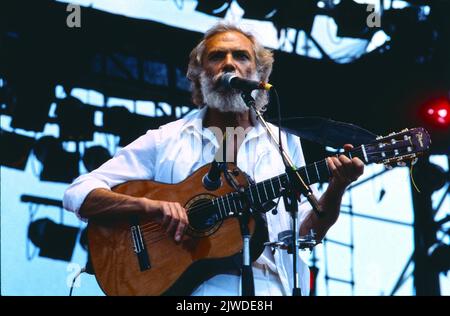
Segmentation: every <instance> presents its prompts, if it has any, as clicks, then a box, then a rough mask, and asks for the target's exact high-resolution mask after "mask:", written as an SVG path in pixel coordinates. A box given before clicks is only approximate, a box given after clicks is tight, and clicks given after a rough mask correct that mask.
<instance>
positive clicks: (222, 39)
mask: <svg viewBox="0 0 450 316" xmlns="http://www.w3.org/2000/svg"><path fill="white" fill-rule="evenodd" d="M230 48H231V49H239V50H248V51H250V52H252V51H253V43H252V42H251V40H250V39H249V38H248V37H247V36H245V35H244V34H242V33H240V32H236V31H228V32H223V33H218V34H215V35H213V36H212V37H210V38H209V39H208V40H207V41H206V51H211V50H220V49H230Z"/></svg>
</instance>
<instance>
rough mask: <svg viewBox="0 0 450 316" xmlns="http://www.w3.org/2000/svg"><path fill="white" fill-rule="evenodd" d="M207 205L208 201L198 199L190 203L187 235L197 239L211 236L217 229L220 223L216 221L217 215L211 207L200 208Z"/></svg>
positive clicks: (209, 202)
mask: <svg viewBox="0 0 450 316" xmlns="http://www.w3.org/2000/svg"><path fill="white" fill-rule="evenodd" d="M205 204H209V205H211V201H210V200H208V199H200V200H197V201H195V202H194V203H192V205H191V206H190V207H189V212H188V218H189V230H188V231H189V233H190V234H191V235H194V236H197V237H205V236H209V235H211V234H213V233H214V232H215V231H216V230H217V229H218V228H219V227H220V224H221V223H222V221H218V220H217V214H216V212H215V210H214V207H213V206H210V207H202V205H205Z"/></svg>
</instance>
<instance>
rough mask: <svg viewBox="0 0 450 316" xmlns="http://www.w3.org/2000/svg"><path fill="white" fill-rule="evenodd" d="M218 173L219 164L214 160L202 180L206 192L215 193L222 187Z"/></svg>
mask: <svg viewBox="0 0 450 316" xmlns="http://www.w3.org/2000/svg"><path fill="white" fill-rule="evenodd" d="M220 172H221V170H220V164H219V163H218V162H217V161H216V160H215V159H214V160H213V162H212V163H211V167H210V168H209V171H208V173H207V174H205V175H204V176H203V179H202V182H203V186H204V187H205V189H207V190H208V191H215V190H217V189H218V188H220V187H221V186H222V180H221V179H220Z"/></svg>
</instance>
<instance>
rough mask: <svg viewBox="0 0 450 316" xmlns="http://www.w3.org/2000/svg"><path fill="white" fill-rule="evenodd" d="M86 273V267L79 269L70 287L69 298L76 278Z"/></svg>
mask: <svg viewBox="0 0 450 316" xmlns="http://www.w3.org/2000/svg"><path fill="white" fill-rule="evenodd" d="M86 271H87V266H85V267H83V268H81V270H80V271H78V273H77V274H76V275H75V276H74V277H73V280H72V285H71V286H70V292H69V296H72V292H73V286H74V285H75V281H76V280H77V279H78V277H79V276H80V275H81V274H82V273H85V272H86Z"/></svg>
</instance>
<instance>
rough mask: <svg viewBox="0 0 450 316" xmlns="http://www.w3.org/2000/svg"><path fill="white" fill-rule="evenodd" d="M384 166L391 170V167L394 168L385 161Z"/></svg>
mask: <svg viewBox="0 0 450 316" xmlns="http://www.w3.org/2000/svg"><path fill="white" fill-rule="evenodd" d="M384 167H385V168H386V169H389V170H391V169H392V168H394V167H393V166H392V165H391V164H388V163H385V164H384Z"/></svg>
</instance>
